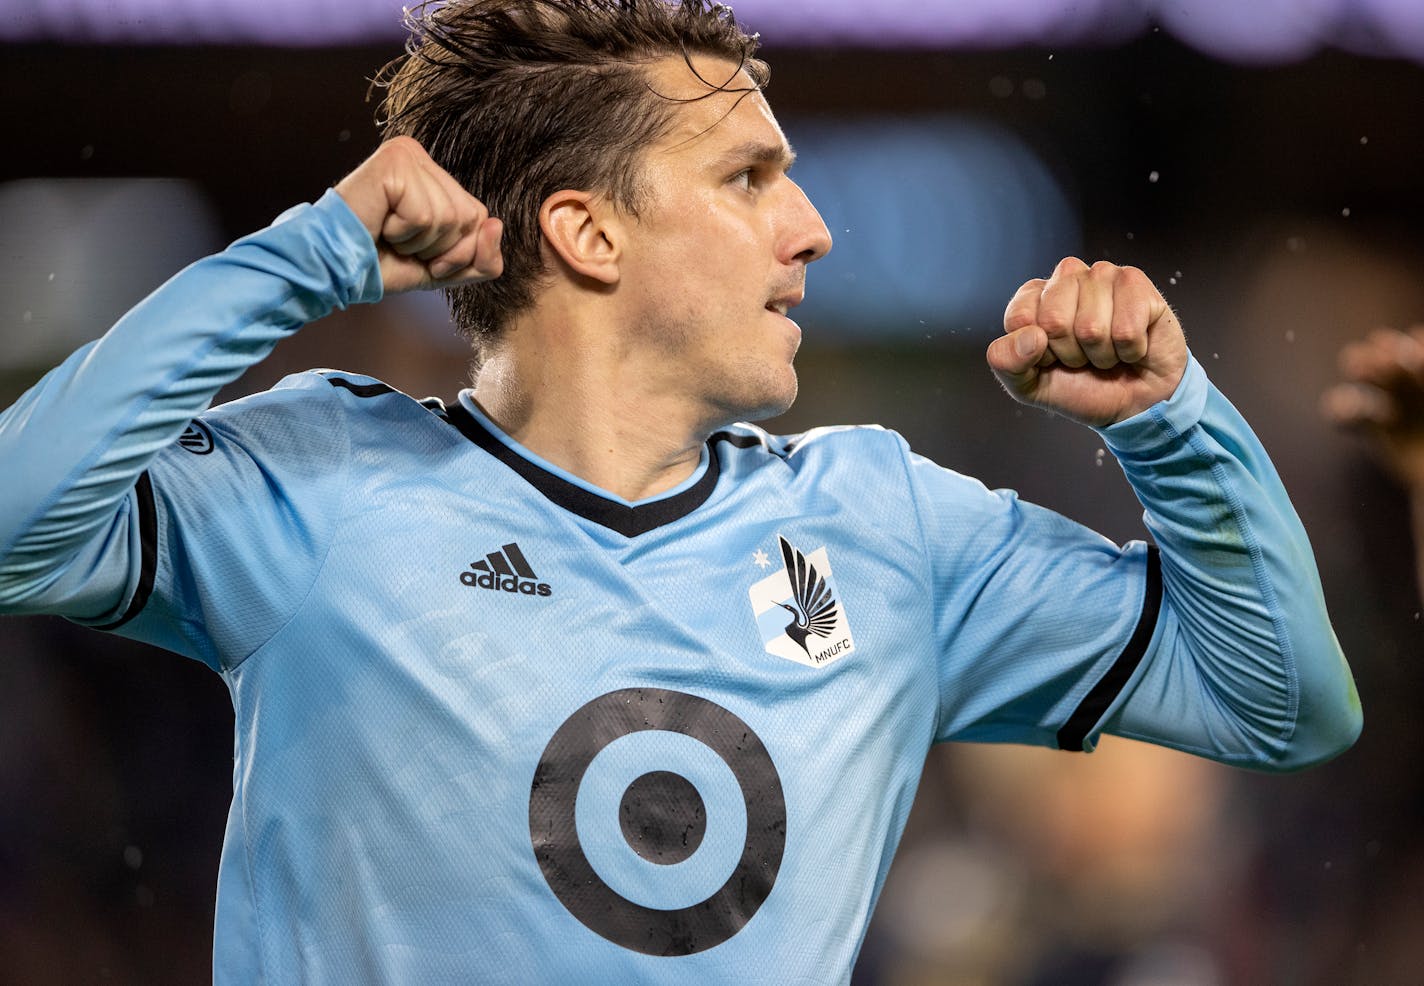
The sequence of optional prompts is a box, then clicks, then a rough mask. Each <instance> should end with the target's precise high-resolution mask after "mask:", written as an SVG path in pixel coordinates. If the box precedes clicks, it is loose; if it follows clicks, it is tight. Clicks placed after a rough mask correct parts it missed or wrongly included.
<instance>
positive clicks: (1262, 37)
mask: <svg viewBox="0 0 1424 986" xmlns="http://www.w3.org/2000/svg"><path fill="white" fill-rule="evenodd" d="M412 2H413V0H412ZM733 6H734V7H735V9H736V12H737V16H738V19H739V20H741V21H742V22H743V23H744V24H746V25H748V26H749V27H750V28H751V29H752V30H756V31H760V32H761V33H762V34H763V36H764V38H765V40H766V41H767V42H768V44H769V45H771V46H772V47H773V48H781V47H793V46H798V45H837V46H847V47H870V48H899V47H915V48H924V47H933V48H944V49H956V48H1008V47H1014V46H1018V45H1041V46H1044V47H1050V48H1053V47H1062V46H1069V45H1079V44H1117V43H1121V42H1123V41H1126V40H1129V39H1130V38H1132V37H1135V36H1137V35H1139V34H1141V33H1142V31H1143V30H1144V29H1145V28H1146V26H1147V24H1148V23H1149V20H1156V21H1157V22H1158V23H1160V24H1162V25H1163V26H1164V27H1165V28H1166V29H1167V30H1169V31H1170V32H1171V33H1172V34H1174V35H1176V36H1177V37H1179V38H1181V39H1182V40H1183V41H1185V42H1187V43H1188V44H1190V45H1193V46H1194V47H1197V48H1200V49H1201V50H1202V51H1205V52H1208V53H1210V54H1212V55H1215V56H1217V57H1220V58H1226V59H1230V60H1233V61H1244V62H1280V61H1287V60H1291V59H1297V58H1303V57H1306V56H1308V55H1310V54H1312V53H1314V52H1315V51H1316V50H1318V49H1319V48H1321V47H1322V46H1324V45H1325V44H1327V43H1329V44H1336V45H1341V46H1344V47H1347V48H1349V49H1350V50H1355V51H1359V52H1361V53H1370V54H1378V55H1400V56H1404V57H1410V58H1414V59H1417V60H1421V61H1424V0H735V2H734V3H733ZM400 25H401V0H305V2H303V0H0V41H64V42H101V43H117V44H155V43H156V44H205V43H206V44H264V45H303V46H304V45H339V44H354V43H372V42H375V43H380V42H391V43H393V44H394V43H396V42H398V41H399V40H400V39H401V38H402V36H403V32H402V30H401V26H400Z"/></svg>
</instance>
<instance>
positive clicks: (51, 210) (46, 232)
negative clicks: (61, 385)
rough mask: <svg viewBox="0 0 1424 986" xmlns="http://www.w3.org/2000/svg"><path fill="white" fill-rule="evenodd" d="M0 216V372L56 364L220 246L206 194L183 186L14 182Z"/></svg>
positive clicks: (3, 194)
mask: <svg viewBox="0 0 1424 986" xmlns="http://www.w3.org/2000/svg"><path fill="white" fill-rule="evenodd" d="M0 215H3V216H4V217H5V222H4V223H0V257H3V258H5V263H4V264H3V265H0V327H3V328H2V329H0V331H3V333H4V339H5V345H4V346H3V347H0V369H21V370H23V369H30V368H33V367H41V366H47V365H50V364H53V363H56V362H58V361H59V360H61V359H63V358H64V357H65V356H68V355H69V353H70V352H71V351H72V350H74V349H75V348H76V347H78V346H79V345H81V344H83V343H86V342H88V341H89V340H91V339H94V338H97V337H98V336H99V335H100V333H102V332H103V331H104V330H105V329H107V328H108V327H109V326H110V325H112V324H113V323H114V322H115V321H116V320H117V319H118V318H119V316H120V315H122V314H123V313H124V312H126V311H128V309H130V308H132V307H133V306H134V305H135V304H137V303H138V302H139V301H140V300H141V299H142V298H143V297H144V296H145V295H147V294H148V293H149V292H150V291H152V290H153V289H154V288H156V287H158V285H160V284H162V283H163V282H164V281H165V280H167V279H168V278H169V277H170V276H171V275H172V274H174V273H176V272H177V271H178V270H179V269H180V268H182V267H184V266H185V265H187V264H189V263H191V262H192V261H194V260H196V259H198V258H199V257H201V256H203V255H205V254H208V253H211V252H213V251H214V250H215V249H217V248H218V247H220V246H221V245H222V240H221V234H220V232H219V225H218V221H217V217H216V215H215V214H214V213H213V210H212V208H211V206H210V205H209V203H208V199H207V196H206V195H205V194H204V192H203V191H202V189H201V188H199V187H198V186H197V185H195V184H193V183H191V182H186V181H175V180H169V179H157V178H149V179H116V178H94V179H88V178H86V179H40V178H34V179H25V180H23V181H12V182H7V183H5V184H3V185H0Z"/></svg>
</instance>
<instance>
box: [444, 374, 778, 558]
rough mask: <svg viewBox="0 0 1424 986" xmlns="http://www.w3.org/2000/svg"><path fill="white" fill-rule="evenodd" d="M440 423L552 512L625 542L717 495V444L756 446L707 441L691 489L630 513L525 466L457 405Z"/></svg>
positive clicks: (743, 438)
mask: <svg viewBox="0 0 1424 986" xmlns="http://www.w3.org/2000/svg"><path fill="white" fill-rule="evenodd" d="M445 420H447V421H449V422H450V424H452V425H454V426H455V427H456V428H457V429H459V431H460V433H461V434H462V435H464V436H465V437H466V438H468V439H469V440H470V441H472V442H474V443H475V444H476V445H478V446H479V447H480V448H482V449H484V450H485V451H486V452H488V453H489V454H490V455H492V456H494V457H495V458H496V459H498V460H499V461H500V462H502V463H504V464H505V465H506V466H508V467H509V468H511V469H513V470H514V471H515V472H517V473H518V474H519V475H520V477H521V478H523V479H524V481H525V482H527V483H529V485H530V486H533V487H534V488H535V489H536V490H538V491H539V492H540V493H542V494H543V495H544V497H545V498H546V499H547V500H549V501H550V502H551V503H553V504H554V505H555V506H558V507H562V508H563V509H565V510H567V511H569V512H570V513H574V514H578V515H579V516H580V517H583V518H585V519H587V520H591V521H593V522H594V523H595V524H600V525H602V526H603V527H606V528H608V529H609V530H611V531H616V532H617V533H619V534H622V535H623V536H624V537H630V538H631V537H637V536H638V535H639V534H645V533H647V532H648V531H651V530H654V529H655V528H658V527H662V526H663V525H664V524H671V523H672V522H673V521H675V520H680V519H682V518H683V517H686V516H687V515H688V514H690V513H692V511H694V510H696V509H697V508H698V507H700V506H702V504H703V503H705V502H707V498H708V497H709V496H711V495H712V491H713V490H714V489H716V487H717V477H718V476H719V475H721V472H722V467H721V464H720V463H719V462H718V461H717V450H716V447H715V443H716V442H718V441H725V442H730V443H731V444H733V445H735V446H737V447H738V448H748V447H750V446H752V445H760V444H761V442H759V441H758V440H757V439H755V438H752V437H750V436H747V435H733V434H730V433H728V432H724V431H719V432H717V433H716V434H714V435H713V436H712V437H711V438H709V439H708V441H707V469H706V470H705V471H704V472H703V473H702V477H701V478H700V479H698V481H697V482H696V483H694V484H693V485H691V486H689V487H688V488H687V489H685V490H683V491H682V492H681V493H678V494H676V495H674V496H670V497H666V498H664V499H661V500H655V501H653V502H652V503H644V504H641V505H639V506H634V507H630V506H626V505H625V504H622V503H618V502H616V501H613V500H610V499H608V498H607V497H602V496H599V495H598V494H597V493H591V492H589V491H588V490H586V489H584V488H583V487H582V486H578V485H575V484H574V483H571V482H569V481H568V480H567V479H564V478H563V477H561V476H555V475H554V474H553V473H551V472H549V471H548V470H545V469H542V468H540V467H539V466H537V465H535V464H534V463H532V462H530V461H529V460H528V459H526V458H524V457H523V456H522V455H520V454H519V453H518V452H515V451H514V450H513V449H511V448H510V447H509V446H507V445H505V444H504V443H503V442H501V441H500V440H499V439H498V438H497V437H496V436H495V435H493V434H492V433H491V432H490V430H489V429H488V428H486V427H485V426H484V425H482V424H481V423H480V421H479V419H478V418H476V417H475V416H474V415H473V414H471V413H470V412H469V411H468V410H466V408H465V406H464V405H463V404H461V403H460V402H458V401H453V402H451V404H450V405H449V407H448V408H447V409H446V411H445Z"/></svg>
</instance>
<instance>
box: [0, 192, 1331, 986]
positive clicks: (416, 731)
mask: <svg viewBox="0 0 1424 986" xmlns="http://www.w3.org/2000/svg"><path fill="white" fill-rule="evenodd" d="M379 297H380V280H379V269H378V267H377V264H376V260H375V252H374V249H373V248H372V246H371V242H370V238H369V236H368V235H367V234H366V232H365V230H364V229H363V228H362V227H361V226H360V224H359V223H358V222H357V221H356V219H355V217H354V216H352V215H351V214H350V212H349V210H347V209H346V208H345V206H344V204H343V203H342V202H341V201H340V199H339V198H338V197H336V196H335V194H334V193H328V194H327V196H326V197H324V198H323V199H322V200H321V201H320V202H319V203H317V204H316V205H314V206H304V207H298V209H296V210H293V211H291V212H290V213H288V214H287V215H286V216H284V217H283V219H282V220H279V222H278V223H277V224H275V225H274V226H272V227H270V228H269V229H267V230H264V231H262V232H260V233H257V234H254V235H253V236H251V237H248V238H246V239H244V240H241V241H239V242H238V243H236V244H234V245H233V246H232V247H230V248H229V249H228V250H227V251H225V252H224V253H222V254H219V255H217V256H215V257H212V258H208V259H207V260H204V261H200V262H199V263H198V264H196V265H194V266H193V267H190V268H189V269H187V270H186V271H184V272H182V273H181V274H179V275H177V276H176V277H175V278H174V279H173V280H172V281H170V283H169V284H167V285H165V286H164V287H163V288H161V289H160V290H159V291H158V292H156V293H155V294H154V295H153V296H151V297H150V298H149V299H148V300H147V301H145V302H144V303H143V304H142V305H140V306H139V307H138V308H137V309H135V310H134V311H133V312H132V313H130V314H129V315H128V316H126V317H125V319H124V320H122V321H121V322H120V323H119V324H118V325H117V326H116V327H115V328H114V329H113V330H111V331H110V333H108V334H107V335H106V336H105V337H104V338H103V339H101V340H99V341H98V342H96V343H93V344H90V345H89V346H87V347H85V348H84V349H82V350H81V351H80V352H78V353H76V354H75V355H74V356H73V357H72V358H71V359H69V360H68V361H66V362H65V363H64V364H63V365H61V366H60V367H58V368H57V369H55V370H54V371H52V372H51V373H50V374H49V375H48V376H46V377H45V378H44V380H42V381H41V382H40V383H39V384H37V385H36V387H35V388H33V389H32V390H31V391H30V392H29V393H28V394H26V395H25V396H24V397H23V398H21V400H20V401H19V403H17V404H16V405H15V406H14V407H12V408H10V409H9V410H7V411H6V412H5V414H4V416H3V417H0V462H4V463H5V464H6V467H7V469H6V471H7V475H8V476H9V477H10V480H9V481H7V483H6V484H5V486H4V487H3V489H0V606H3V608H4V610H5V611H7V612H14V613H32V612H50V613H60V614H63V615H65V616H68V617H69V618H71V619H74V620H77V621H79V622H82V623H87V624H90V625H93V626H96V627H99V628H101V629H107V630H112V631H114V632H117V633H120V634H124V635H126V636H130V637H134V638H137V639H141V640H145V641H149V642H152V643H155V644H158V645H160V646H162V647H165V648H168V649H170V650H173V651H176V652H178V653H181V654H185V655H188V656H191V657H193V658H196V659H198V660H201V661H203V662H204V663H206V664H207V665H209V666H210V667H211V668H213V669H214V671H216V672H218V673H219V674H221V675H222V677H223V678H224V680H225V681H226V682H227V685H228V687H229V689H230V691H231V695H232V701H233V708H234V712H235V726H236V761H235V769H234V785H233V802H232V809H231V812H230V815H229V818H228V827H227V834H226V839H225V843H224V848H223V854H222V861H221V867H220V875H219V884H218V898H217V913H216V927H215V940H216V943H215V954H214V979H215V980H216V981H217V982H219V983H225V984H226V983H231V984H244V986H247V984H254V983H268V984H285V983H298V982H304V983H341V984H349V983H357V982H382V983H470V982H481V981H489V982H509V981H520V982H531V983H533V982H540V983H568V982H588V981H597V982H678V983H683V982H739V983H777V984H782V983H791V982H797V983H840V982H845V981H847V980H848V978H849V975H850V970H851V968H852V965H853V963H854V959H855V955H856V952H857V949H858V948H859V945H860V942H861V939H862V937H863V934H864V931H865V927H866V924H867V922H868V919H869V917H870V914H871V911H872V908H873V906H874V903H875V899H876V896H877V894H878V893H879V890H880V888H881V885H882V884H883V882H884V879H885V875H886V872H887V870H888V867H889V864H890V859H891V856H892V854H893V852H894V849H895V846H896V844H897V842H898V840H899V838H900V834H901V831H902V828H903V826H904V824H905V819H906V816H907V814H908V812H909V809H910V805H911V802H912V800H913V797H914V792H915V786H916V784H917V781H918V778H919V775H920V771H921V768H922V766H923V763H924V758H925V755H926V752H927V750H928V749H929V747H930V745H931V744H933V743H935V742H940V741H949V740H974V741H991V742H1023V743H1033V744H1040V745H1049V746H1061V747H1064V748H1068V749H1075V750H1088V749H1091V748H1092V746H1093V744H1094V742H1095V739H1096V737H1097V736H1098V735H1099V734H1100V733H1101V732H1102V731H1104V730H1107V731H1111V732H1114V733H1118V734H1122V735H1126V736H1134V737H1139V738H1144V739H1148V740H1151V741H1153V742H1157V743H1161V744H1164V745H1168V746H1172V747H1176V748H1179V749H1183V750H1188V751H1190V752H1194V753H1199V754H1203V755H1206V756H1210V757H1213V758H1215V759H1218V760H1222V761H1225V762H1229V763H1237V764H1241V765H1246V766H1254V767H1258V768H1263V769H1286V768H1291V767H1295V766H1300V765H1303V764H1306V763H1309V762H1313V761H1314V760H1318V759H1321V758H1322V757H1325V756H1328V755H1330V754H1332V753H1334V752H1336V751H1337V750H1338V749H1340V748H1341V747H1342V745H1345V744H1348V742H1349V741H1350V739H1351V738H1352V737H1353V735H1354V732H1355V731H1356V730H1357V729H1358V705H1357V702H1356V701H1355V699H1354V693H1353V686H1352V684H1351V682H1350V679H1349V674H1348V671H1347V670H1346V668H1345V665H1344V662H1343V658H1342V657H1341V655H1340V653H1339V650H1338V646H1337V645H1336V643H1335V640H1334V636H1333V634H1332V632H1331V629H1330V626H1329V622H1328V619H1327V617H1326V615H1325V610H1324V606H1323V602H1322V599H1321V592H1320V586H1319V583H1318V579H1317V577H1316V575H1315V569H1314V563H1313V560H1312V558H1311V553H1310V549H1309V545H1308V543H1307V541H1306V538H1305V534H1304V532H1303V530H1302V529H1301V527H1300V525H1299V522H1298V521H1297V520H1296V518H1295V515H1294V513H1293V512H1292V510H1291V507H1290V505H1289V502H1288V500H1287V499H1286V496H1285V492H1284V490H1283V489H1282V488H1281V486H1280V483H1279V481H1278V480H1277V478H1276V475H1275V473H1274V471H1273V469H1272V467H1271V465H1270V463H1269V461H1268V460H1267V458H1266V456H1265V453H1264V452H1263V451H1262V449H1261V447H1260V445H1259V444H1258V443H1257V441H1256V439H1255V438H1254V436H1253V435H1252V434H1251V432H1250V430H1249V429H1248V428H1247V426H1246V425H1245V423H1244V422H1243V421H1242V420H1241V418H1240V417H1239V416H1238V415H1237V414H1236V412H1235V411H1234V409H1233V408H1232V407H1231V406H1230V404H1229V403H1228V402H1227V401H1226V400H1225V398H1223V397H1222V396H1221V395H1220V394H1219V393H1218V392H1217V391H1216V390H1215V389H1214V388H1213V387H1212V386H1211V385H1210V383H1209V382H1208V381H1207V379H1206V376H1205V374H1204V373H1203V371H1202V369H1201V367H1200V366H1199V365H1198V364H1197V363H1195V362H1194V361H1193V362H1192V363H1191V365H1190V367H1189V370H1188V372H1187V375H1186V377H1185V379H1184V380H1183V382H1182V384H1181V386H1180V387H1179V389H1178V392H1177V394H1176V395H1174V397H1173V398H1172V399H1171V400H1170V401H1167V402H1164V403H1163V404H1161V405H1159V406H1157V407H1155V408H1153V409H1151V410H1150V411H1149V412H1146V413H1144V414H1142V415H1139V416H1137V417H1136V418H1133V419H1130V420H1128V421H1126V422H1122V423H1120V424H1118V425H1115V426H1113V427H1110V428H1107V429H1104V430H1103V431H1102V434H1103V437H1104V439H1105V441H1106V442H1107V444H1108V446H1109V447H1110V448H1111V449H1112V451H1113V452H1114V454H1115V455H1116V456H1117V458H1118V460H1119V461H1120V462H1121V463H1122V466H1123V469H1124V471H1125V473H1126V474H1127V477H1128V479H1129V480H1130V482H1131V483H1132V485H1133V488H1134V489H1135V490H1136V491H1137V493H1138V496H1139V498H1140V499H1141V501H1142V502H1143V504H1144V506H1145V508H1146V520H1147V524H1148V526H1149V528H1150V529H1151V531H1152V533H1153V535H1154V540H1155V542H1156V545H1157V546H1156V547H1153V548H1149V547H1148V546H1147V545H1145V544H1143V543H1133V544H1129V545H1127V546H1125V547H1118V546H1116V545H1114V544H1111V543H1109V542H1108V541H1106V540H1105V539H1103V538H1101V537H1100V536H1098V535H1096V534H1094V533H1092V532H1091V531H1088V530H1086V529H1085V528H1083V527H1081V526H1079V525H1077V524H1075V523H1073V522H1071V521H1069V520H1066V519H1064V518H1063V517H1061V516H1059V515H1057V514H1055V513H1053V512H1051V511H1048V510H1044V509H1042V508H1039V507H1036V506H1033V505H1030V504H1027V503H1023V502H1021V501H1019V500H1018V499H1017V498H1016V497H1015V496H1014V494H1013V493H1011V492H1007V491H990V490H988V489H986V488H984V487H983V486H982V485H981V484H979V483H977V482H976V481H974V480H972V479H969V478H966V477H964V476H961V475H959V474H957V473H954V472H952V471H950V470H946V469H943V468H941V467H939V466H937V465H935V464H934V463H931V462H929V461H927V460H925V459H923V458H921V457H919V456H916V455H915V454H914V453H913V452H912V451H911V450H910V449H908V448H907V447H906V445H905V443H904V441H903V440H902V439H900V438H899V437H898V436H897V435H895V434H893V433H891V432H887V431H884V430H881V429H878V428H873V427H856V428H832V429H822V430H817V431H812V432H809V433H807V434H804V435H800V436H793V437H781V436H774V435H768V434H766V433H765V432H763V431H761V430H759V429H757V428H754V427H751V426H737V427H734V428H730V429H728V430H726V431H724V432H720V433H718V434H716V435H714V436H712V437H711V439H710V440H709V441H708V443H707V446H706V448H705V449H704V451H703V455H702V461H701V464H700V465H699V467H698V468H697V470H696V472H695V473H694V474H693V475H692V476H691V477H690V478H689V479H688V480H687V481H686V482H685V483H683V484H682V485H681V486H680V487H678V488H677V489H674V490H671V491H669V492H667V493H666V494H664V495H662V496H659V497H657V498H654V499H651V500H647V501H642V502H639V503H628V502H625V501H622V500H619V499H617V498H615V497H612V496H610V495H608V494H606V493H604V492H601V491H599V490H597V489H596V488H593V487H591V486H589V485H588V484H586V483H584V482H583V481H581V480H580V479H578V478H577V477H575V476H572V475H570V474H568V473H565V472H563V471H562V470H560V469H559V468H557V467H556V466H554V465H552V464H550V463H548V462H546V461H543V460H541V459H539V458H538V457H537V456H535V455H534V454H532V453H531V452H529V451H528V450H525V449H523V448H521V447H520V446H519V445H518V444H517V443H516V442H514V441H513V440H512V439H510V438H509V437H508V436H506V435H505V434H503V433H502V432H501V431H500V429H499V428H498V427H497V426H496V425H495V423H494V422H492V421H491V420H489V419H488V418H486V417H485V416H484V415H483V414H482V412H481V410H480V409H479V407H478V406H477V405H476V404H475V403H474V401H473V399H472V397H471V395H470V394H469V393H468V392H466V393H464V394H461V395H460V396H459V397H458V399H457V400H455V401H452V402H451V403H450V405H449V406H448V407H446V406H444V405H443V404H441V403H439V402H436V401H424V402H422V401H417V400H414V399H412V398H410V397H408V396H406V395H404V394H402V393H399V392H397V391H394V390H392V389H391V388H389V387H387V386H385V385H384V384H382V383H380V382H379V381H377V380H374V379H371V378H369V377H364V376H359V375H354V374H350V373H341V372H336V371H322V372H311V373H304V374H297V375H295V376H292V377H289V378H287V379H286V380H285V381H283V382H282V383H281V384H280V385H279V386H278V387H276V388H275V389H273V390H271V391H269V392H266V393H262V394H258V395H255V396H252V397H249V398H245V399H243V400H239V401H235V402H232V403H230V404H226V405H223V406H220V407H217V408H215V409H212V410H208V411H206V413H202V412H203V409H204V408H205V407H206V406H207V404H208V403H209V402H210V401H211V399H212V395H213V394H214V393H215V392H216V390H217V388H218V387H220V386H221V385H222V384H223V383H225V382H226V381H228V380H230V379H232V378H234V377H235V376H237V375H238V374H239V373H240V372H241V371H242V370H243V369H244V368H245V367H247V366H249V365H251V364H252V363H253V362H255V361H257V360H259V359H261V358H262V357H263V356H265V355H266V353H267V352H268V351H269V350H270V348H271V347H272V345H274V344H275V343H276V342H277V341H278V340H279V339H280V338H282V337H283V336H284V335H286V334H288V333H290V332H292V331H295V330H296V329H297V328H298V327H299V326H300V325H301V324H302V323H304V322H306V321H309V320H311V319H313V318H315V317H318V316H320V315H321V314H324V313H325V312H326V311H329V310H330V309H332V308H334V307H339V306H344V305H347V304H351V303H355V302H362V301H374V300H377V299H378V298H379ZM15 477H18V479H16V478H15ZM1159 548H1160V557H1159V555H1158V549H1159ZM945 892H946V893H947V894H948V893H952V892H953V891H952V888H946V891H945Z"/></svg>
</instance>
